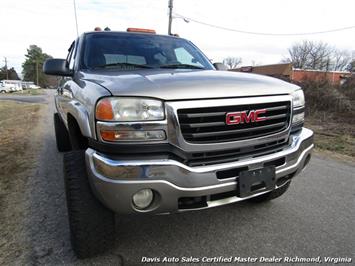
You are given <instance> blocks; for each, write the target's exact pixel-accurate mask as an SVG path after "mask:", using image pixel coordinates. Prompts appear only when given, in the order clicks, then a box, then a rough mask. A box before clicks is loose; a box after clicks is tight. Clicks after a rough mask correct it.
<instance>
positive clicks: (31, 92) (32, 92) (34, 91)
mask: <svg viewBox="0 0 355 266" xmlns="http://www.w3.org/2000/svg"><path fill="white" fill-rule="evenodd" d="M12 94H16V95H45V94H46V91H45V90H44V89H27V90H22V91H16V92H13V93H12Z"/></svg>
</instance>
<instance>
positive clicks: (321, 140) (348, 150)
mask: <svg viewBox="0 0 355 266" xmlns="http://www.w3.org/2000/svg"><path fill="white" fill-rule="evenodd" d="M329 120H330V121H331V119H329ZM305 126H306V127H308V128H310V129H312V130H313V131H314V134H315V136H314V143H315V147H316V149H318V150H320V151H327V152H331V153H337V154H340V155H346V156H350V157H353V158H354V159H355V125H354V124H353V123H345V122H340V121H338V122H329V121H325V120H323V119H322V118H321V117H312V118H306V123H305Z"/></svg>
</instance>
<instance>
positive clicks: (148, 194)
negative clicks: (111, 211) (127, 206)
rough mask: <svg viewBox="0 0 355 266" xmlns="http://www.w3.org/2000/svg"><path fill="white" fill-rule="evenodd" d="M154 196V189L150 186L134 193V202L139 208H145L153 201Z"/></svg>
mask: <svg viewBox="0 0 355 266" xmlns="http://www.w3.org/2000/svg"><path fill="white" fill-rule="evenodd" d="M153 198H154V194H153V191H152V190H151V189H149V188H145V189H142V190H140V191H138V192H137V193H136V194H134V195H133V203H134V205H135V207H137V209H140V210H143V209H145V208H147V207H148V206H149V205H150V204H151V203H152V201H153Z"/></svg>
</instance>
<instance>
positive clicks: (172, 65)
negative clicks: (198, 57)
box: [159, 64, 205, 69]
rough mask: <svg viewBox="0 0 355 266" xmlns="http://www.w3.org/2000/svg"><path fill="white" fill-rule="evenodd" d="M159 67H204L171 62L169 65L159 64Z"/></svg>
mask: <svg viewBox="0 0 355 266" xmlns="http://www.w3.org/2000/svg"><path fill="white" fill-rule="evenodd" d="M159 67H160V68H190V69H205V68H204V67H200V66H195V65H189V64H171V65H161V66H159Z"/></svg>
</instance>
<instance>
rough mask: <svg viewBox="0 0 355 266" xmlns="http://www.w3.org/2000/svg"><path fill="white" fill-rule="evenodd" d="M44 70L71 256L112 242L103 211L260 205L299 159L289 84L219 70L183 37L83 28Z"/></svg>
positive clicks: (297, 99) (303, 136)
mask: <svg viewBox="0 0 355 266" xmlns="http://www.w3.org/2000/svg"><path fill="white" fill-rule="evenodd" d="M217 70H222V71H217ZM223 70H224V71H223ZM44 72H45V73H46V74H49V75H57V76H62V77H63V78H62V79H61V81H60V84H59V87H58V92H57V95H56V96H55V104H56V108H57V113H55V114H54V123H55V133H56V141H57V148H58V150H59V151H61V152H65V153H64V178H65V189H66V198H67V206H68V216H69V224H70V231H71V241H72V246H73V249H74V251H75V253H76V254H77V256H78V257H80V258H83V257H89V256H92V255H95V254H97V253H99V252H102V251H104V250H106V249H107V247H108V246H110V245H112V244H113V241H114V239H115V235H114V231H115V214H119V215H124V214H140V215H148V214H169V213H178V212H184V211H192V210H201V209H206V208H211V207H216V206H221V205H225V204H230V203H234V202H238V201H243V200H248V201H251V202H263V201H268V200H271V199H274V198H276V197H279V196H281V195H282V194H283V193H285V191H286V190H287V189H288V187H289V186H290V183H291V181H292V179H293V178H294V177H295V176H296V175H297V174H299V173H300V172H301V171H302V170H303V169H304V167H305V166H306V165H307V163H308V162H309V160H310V158H311V151H312V148H313V132H312V131H311V130H309V129H306V128H304V127H303V123H304V110H305V100H304V94H303V91H302V90H301V89H300V88H299V87H298V86H296V85H292V84H290V83H287V82H284V81H281V80H278V79H274V78H270V77H265V76H259V75H255V74H243V73H236V72H228V71H225V68H223V66H222V65H221V64H214V65H213V64H211V62H210V61H209V60H208V59H207V57H206V56H205V55H204V54H203V53H202V52H201V51H200V50H199V49H198V48H197V47H196V46H195V45H194V44H193V43H191V42H190V41H188V40H185V39H183V38H179V37H176V36H164V35H157V34H155V33H154V32H153V31H148V30H139V29H128V30H127V32H88V33H84V34H82V35H81V36H80V37H79V38H78V39H77V40H75V41H74V42H73V43H72V45H71V46H70V49H69V53H68V56H67V58H66V59H49V60H47V61H46V63H45V64H44Z"/></svg>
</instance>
